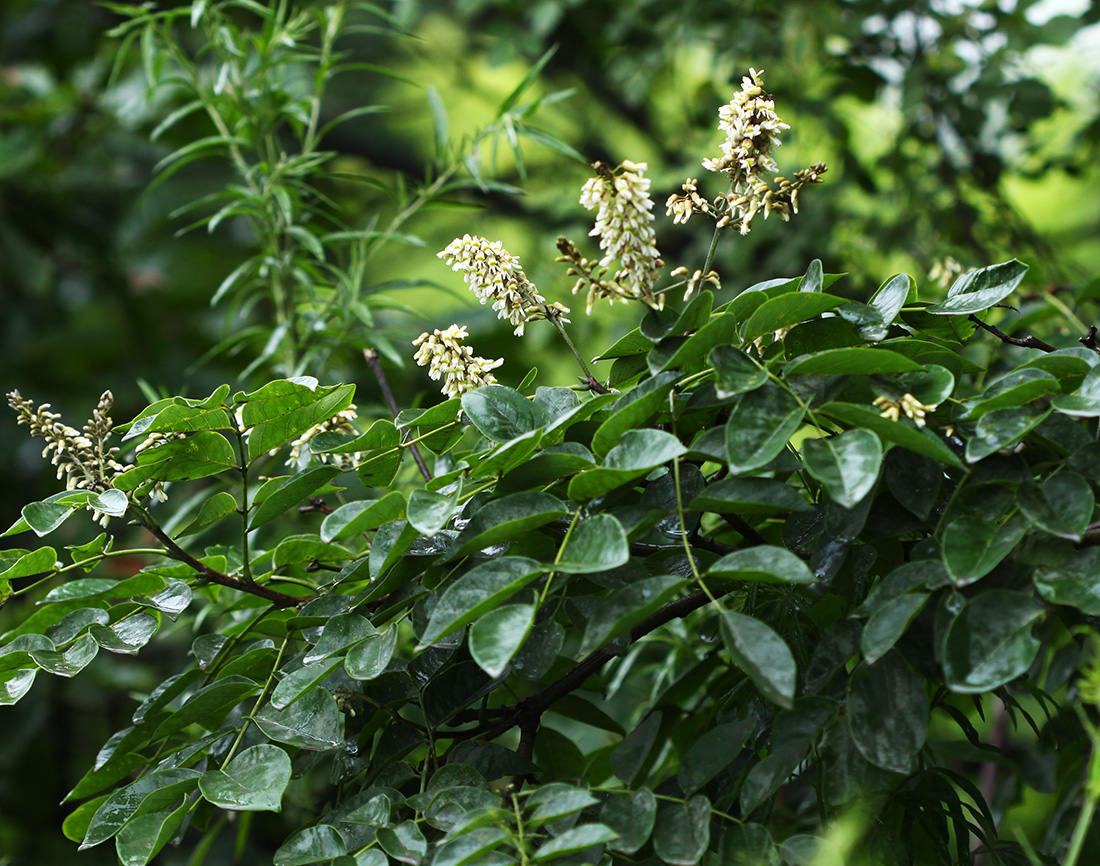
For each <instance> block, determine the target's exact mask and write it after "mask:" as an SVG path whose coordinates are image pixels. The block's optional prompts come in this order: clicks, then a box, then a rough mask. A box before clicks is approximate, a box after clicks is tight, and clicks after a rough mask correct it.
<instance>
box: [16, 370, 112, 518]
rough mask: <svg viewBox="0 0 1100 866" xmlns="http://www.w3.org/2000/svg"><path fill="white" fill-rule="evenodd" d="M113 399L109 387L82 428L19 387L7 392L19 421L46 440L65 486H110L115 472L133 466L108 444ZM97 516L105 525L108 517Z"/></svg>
mask: <svg viewBox="0 0 1100 866" xmlns="http://www.w3.org/2000/svg"><path fill="white" fill-rule="evenodd" d="M114 399H115V398H114V395H113V394H112V393H111V392H110V391H104V392H103V395H102V396H101V397H100V398H99V402H98V403H97V404H96V407H95V409H94V410H93V412H92V417H91V418H90V419H89V420H88V423H87V424H85V425H84V429H83V431H80V430H77V429H75V428H74V427H70V426H68V425H67V424H64V423H62V421H61V416H60V415H59V414H58V413H57V412H51V411H50V404H49V403H43V404H42V405H41V406H38V407H37V408H36V407H35V406H34V404H33V403H31V402H30V401H29V400H27V399H25V398H24V397H23V396H22V395H21V394H20V393H19V392H18V391H12V392H10V393H9V394H8V405H9V406H11V408H12V409H13V410H15V413H16V417H17V423H19V424H26V425H27V426H28V427H29V428H30V433H31V435H32V436H39V437H41V438H43V439H45V440H46V447H45V448H44V449H43V450H42V456H43V457H49V459H50V463H52V464H53V465H54V466H56V467H57V477H58V479H59V480H60V479H61V478H64V479H65V489H66V490H91V491H95V492H99V491H102V490H107V489H108V488H110V487H111V484H112V481H113V480H114V478H115V476H116V475H119V474H120V473H122V472H125V471H126V470H127V469H129V468H130V467H129V466H126V465H123V464H122V463H119V462H118V461H117V460H116V459H115V454H117V453H118V448H111V447H109V446H108V445H107V441H108V439H110V436H111V430H112V428H113V426H114V424H113V422H112V421H111V416H110V411H111V407H112V406H113V405H114ZM96 519H97V520H98V522H99V523H100V524H102V525H104V526H106V525H107V521H108V519H109V517H108V516H107V515H106V514H99V513H97V518H96Z"/></svg>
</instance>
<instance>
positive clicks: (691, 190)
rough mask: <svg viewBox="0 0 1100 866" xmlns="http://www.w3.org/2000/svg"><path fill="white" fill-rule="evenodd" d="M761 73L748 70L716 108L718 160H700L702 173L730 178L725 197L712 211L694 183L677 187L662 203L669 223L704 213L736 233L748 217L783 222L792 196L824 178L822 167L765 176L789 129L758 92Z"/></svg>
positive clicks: (748, 223)
mask: <svg viewBox="0 0 1100 866" xmlns="http://www.w3.org/2000/svg"><path fill="white" fill-rule="evenodd" d="M760 75H761V73H760V72H757V71H756V70H755V69H750V70H749V74H748V75H746V76H745V77H744V78H742V79H741V90H740V92H738V93H736V94H735V95H734V97H733V99H731V100H730V102H729V103H728V104H727V105H723V106H722V107H721V108H720V109H718V129H719V130H720V131H722V132H724V133H725V135H726V139H725V141H723V142H722V144H721V149H722V155H721V156H719V157H717V158H715V159H705V160H703V167H704V168H705V169H707V170H708V171H721V172H725V173H726V175H727V176H728V177H729V179H730V188H729V192H728V193H726V195H725V196H722V197H721V198H719V199H717V200H716V205H717V207H716V206H714V205H711V203H710V202H708V201H707V200H706V199H705V198H703V197H702V196H701V195H700V194H699V191H698V189H697V183H698V181H696V180H695V179H694V178H688V179H687V181H685V183H684V185H683V194H673V195H671V196H669V198H668V200H667V201H666V202H665V208H666V212H667V213H668V214H669V215H670V216H671V217H672V218H673V221H674V222H677V223H686V222H687V221H688V220H689V219H690V218H691V216H692V214H697V213H699V214H708V215H710V216H712V217H715V218H716V219H717V224H718V226H719V227H722V226H725V225H728V224H730V223H732V222H734V221H735V220H736V224H737V228H738V230H739V231H740V233H741V234H743V235H746V234H748V233H749V231H750V230H751V228H752V221H753V218H754V217H755V216H756V214H757V213H759V212H761V211H763V213H764V218H765V219H767V218H768V216H770V215H771V214H772V213H773V212H775V213H778V214H779V216H780V217H781V218H782V219H783V220H788V219H790V217H791V214H792V213H798V192H799V190H801V189H802V187H804V186H806V185H807V184H811V183H820V182H821V177H820V176H821V175H822V174H824V173H825V170H826V168H825V164H824V163H820V162H818V163H814V164H813V165H812V166H810V167H809V168H806V169H803V170H801V171H798V172H795V174H794V176H793V177H792V178H791V179H790V180H788V179H787V178H785V177H776V178H774V184H775V185H774V186H773V185H772V183H771V182H769V181H768V179H767V177H768V176H769V175H772V174H774V173H775V172H776V171H777V170H778V166H777V165H776V163H775V157H774V154H775V149H776V148H777V147H779V146H780V145H781V144H782V142H781V141H780V140H779V136H780V134H781V133H782V132H783V130H785V129H790V125H789V124H787V123H784V122H783V121H782V120H781V119H780V117H779V115H777V114H776V113H775V99H774V98H773V97H772V96H771V94H769V93H766V92H765V91H764V82H763V80H762V79H761V77H760Z"/></svg>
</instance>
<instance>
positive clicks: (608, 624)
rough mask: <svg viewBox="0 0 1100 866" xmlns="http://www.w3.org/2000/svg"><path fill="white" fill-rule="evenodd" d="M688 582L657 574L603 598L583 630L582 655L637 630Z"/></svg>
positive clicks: (679, 578)
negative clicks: (638, 625) (644, 620)
mask: <svg viewBox="0 0 1100 866" xmlns="http://www.w3.org/2000/svg"><path fill="white" fill-rule="evenodd" d="M685 583H686V581H685V580H684V579H683V578H681V577H674V576H672V575H667V574H665V575H657V576H656V577H645V578H642V579H641V580H637V581H635V582H633V583H631V584H629V585H627V586H624V587H623V588H622V589H617V590H615V592H613V593H612V594H611V595H609V596H608V597H607V598H604V599H602V600H601V601H600V602H599V603H598V604H597V605H596V609H595V610H594V611H593V612H592V616H591V617H590V618H589V620H588V624H587V626H586V627H585V630H584V640H583V641H581V648H580V654H581V655H582V656H583V655H587V654H588V653H590V652H592V650H594V649H596V648H597V647H599V646H602V645H603V644H604V643H606V642H607V641H609V640H611V639H612V638H614V637H617V636H618V635H620V634H623V633H625V632H627V631H629V630H630V629H632V628H634V626H636V625H637V624H638V623H640V622H641V621H642V620H643V619H645V618H646V617H647V616H649V615H650V614H651V613H653V612H654V611H655V610H657V608H659V607H661V605H663V604H666V603H667V602H669V601H671V600H672V599H673V598H675V597H676V595H677V593H679V591H680V589H681V588H682V587H683V586H684V584H685Z"/></svg>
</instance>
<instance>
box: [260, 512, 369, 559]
mask: <svg viewBox="0 0 1100 866" xmlns="http://www.w3.org/2000/svg"><path fill="white" fill-rule="evenodd" d="M329 516H330V517H331V516H332V515H329ZM351 558H352V557H351V554H350V553H349V552H348V551H347V549H345V548H343V547H341V546H340V545H338V544H326V543H325V542H323V541H321V539H320V538H318V537H317V536H316V535H290V536H287V537H286V538H284V539H283V540H282V541H280V542H279V545H278V547H276V548H275V552H274V553H273V554H272V557H271V564H272V566H273V567H275V568H285V567H286V566H288V565H295V564H296V563H300V562H304V563H311V562H313V561H314V560H316V561H317V562H341V561H343V560H348V559H351Z"/></svg>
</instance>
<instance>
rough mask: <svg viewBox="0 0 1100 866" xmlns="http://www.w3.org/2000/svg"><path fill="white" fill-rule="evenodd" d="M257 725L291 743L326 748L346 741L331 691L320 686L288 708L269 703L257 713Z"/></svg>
mask: <svg viewBox="0 0 1100 866" xmlns="http://www.w3.org/2000/svg"><path fill="white" fill-rule="evenodd" d="M256 724H257V725H258V726H259V728H260V730H261V731H263V732H264V733H265V734H267V736H268V737H270V738H271V739H272V740H274V741H275V742H277V743H286V744H287V745H288V746H298V747H300V748H303V749H309V750H313V751H325V750H327V749H335V748H338V747H339V746H340V745H341V744H342V743H343V735H342V733H341V727H342V726H341V715H340V709H339V708H338V707H337V706H336V701H335V699H334V698H333V697H332V693H331V692H329V691H328V690H326V689H323V688H321V687H320V686H317V687H315V688H314V689H313V690H312V691H311V692H308V693H307V694H306V695H305V696H304V697H302V698H301V699H300V700H297V701H295V702H294V703H293V704H291V705H290V706H289V707H287V708H286V709H285V710H279V709H276V708H275V707H273V706H272V705H271V704H267V705H266V706H265V707H264V708H263V709H262V710H260V712H259V713H257V715H256Z"/></svg>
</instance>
